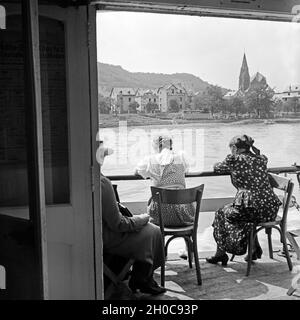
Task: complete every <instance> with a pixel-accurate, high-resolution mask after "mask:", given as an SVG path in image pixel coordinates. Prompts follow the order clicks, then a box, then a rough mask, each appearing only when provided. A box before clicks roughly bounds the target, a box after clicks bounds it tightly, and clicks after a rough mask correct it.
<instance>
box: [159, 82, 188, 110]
mask: <svg viewBox="0 0 300 320" xmlns="http://www.w3.org/2000/svg"><path fill="white" fill-rule="evenodd" d="M157 94H158V97H159V110H160V111H161V112H178V111H180V110H184V109H185V107H186V105H187V103H188V100H189V99H190V97H189V95H188V92H187V90H186V89H185V88H184V87H183V86H182V84H180V83H179V84H176V85H174V84H167V85H165V86H162V87H160V88H158V90H157Z"/></svg>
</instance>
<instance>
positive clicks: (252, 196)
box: [206, 135, 281, 265]
mask: <svg viewBox="0 0 300 320" xmlns="http://www.w3.org/2000/svg"><path fill="white" fill-rule="evenodd" d="M253 143H254V140H253V139H252V138H251V137H249V136H247V135H241V136H235V137H234V138H232V140H231V141H230V143H229V148H230V149H231V154H229V155H228V156H227V157H226V159H225V160H224V161H223V162H220V163H217V164H215V166H214V171H215V172H218V173H226V172H228V173H230V174H231V180H232V184H233V185H234V187H235V188H236V189H237V193H236V196H235V200H234V202H233V203H232V204H229V205H226V206H224V207H223V208H222V209H219V210H218V211H217V212H216V215H215V219H214V222H213V227H214V238H215V241H216V243H217V252H216V254H215V256H213V257H211V258H207V259H206V260H207V262H209V263H213V264H216V263H218V262H222V265H226V264H227V261H228V256H227V254H226V252H229V253H232V254H235V255H242V254H245V253H246V251H247V237H248V234H249V233H248V232H249V222H256V223H259V222H267V221H274V220H275V218H276V216H277V212H278V210H279V206H280V205H281V201H280V200H279V199H278V197H277V196H276V194H275V193H274V192H273V189H272V187H271V185H270V182H269V178H268V172H267V162H268V159H267V157H266V156H265V155H261V154H260V151H259V150H258V149H257V148H255V147H254V146H253ZM250 149H252V151H253V152H252V151H251V150H250ZM261 255H262V249H261V247H260V245H259V242H258V239H257V237H256V238H255V245H254V251H253V252H252V260H256V259H258V258H260V257H261ZM247 259H248V257H246V258H245V260H247Z"/></svg>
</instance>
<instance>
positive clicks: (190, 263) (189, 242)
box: [184, 237, 193, 268]
mask: <svg viewBox="0 0 300 320" xmlns="http://www.w3.org/2000/svg"><path fill="white" fill-rule="evenodd" d="M184 240H185V244H186V248H187V251H188V259H189V267H190V268H193V263H192V241H191V239H190V237H188V238H184Z"/></svg>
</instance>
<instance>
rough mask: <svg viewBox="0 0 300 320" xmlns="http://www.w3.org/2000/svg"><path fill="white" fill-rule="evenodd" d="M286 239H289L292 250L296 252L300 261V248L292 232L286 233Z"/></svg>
mask: <svg viewBox="0 0 300 320" xmlns="http://www.w3.org/2000/svg"><path fill="white" fill-rule="evenodd" d="M286 237H287V238H288V240H289V242H290V244H291V246H292V248H293V249H294V251H295V252H296V255H297V260H300V248H299V246H298V243H297V242H296V240H295V238H294V236H293V235H292V234H291V233H290V232H286Z"/></svg>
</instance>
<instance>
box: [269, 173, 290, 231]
mask: <svg viewBox="0 0 300 320" xmlns="http://www.w3.org/2000/svg"><path fill="white" fill-rule="evenodd" d="M269 181H270V184H271V187H272V188H275V189H279V190H282V191H284V197H283V203H282V206H283V213H282V220H281V223H282V225H283V226H284V227H285V225H286V219H287V214H288V210H289V204H290V201H291V197H292V194H293V189H294V183H293V182H292V180H291V179H288V178H285V177H281V176H279V175H276V174H273V173H269Z"/></svg>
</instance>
